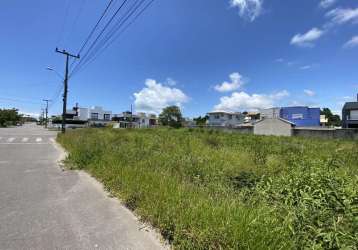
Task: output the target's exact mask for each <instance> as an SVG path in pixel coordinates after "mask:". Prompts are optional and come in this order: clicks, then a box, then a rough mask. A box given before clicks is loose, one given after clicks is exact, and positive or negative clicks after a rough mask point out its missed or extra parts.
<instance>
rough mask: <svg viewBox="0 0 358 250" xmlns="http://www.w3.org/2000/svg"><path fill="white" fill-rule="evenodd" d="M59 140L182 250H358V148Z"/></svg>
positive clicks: (286, 141)
mask: <svg viewBox="0 0 358 250" xmlns="http://www.w3.org/2000/svg"><path fill="white" fill-rule="evenodd" d="M58 141H59V142H60V143H61V144H62V145H63V146H64V147H65V148H66V149H67V150H68V151H69V153H70V154H69V157H68V163H69V164H70V166H72V167H73V168H77V169H84V170H86V171H88V172H89V173H91V174H92V175H93V176H95V177H96V178H97V179H99V180H100V181H102V182H103V183H104V185H105V186H106V188H108V190H109V191H110V192H111V193H112V194H114V195H115V196H118V197H119V198H120V199H122V200H123V201H124V202H125V204H126V205H127V206H128V207H129V208H130V209H132V210H135V212H136V213H137V214H138V215H140V216H141V218H142V219H143V220H144V221H147V222H150V223H151V224H152V225H153V226H154V227H156V228H158V229H159V230H160V231H161V233H162V234H163V236H164V237H165V238H166V239H168V240H169V241H170V242H171V243H172V245H173V247H174V248H175V249H305V248H310V249H342V248H343V249H357V247H358V175H357V174H358V142H353V141H338V140H335V141H334V140H313V139H312V140H309V139H301V138H280V137H260V136H253V135H240V134H224V133H217V132H213V131H203V130H187V129H181V130H171V129H156V130H113V129H85V130H78V131H75V132H69V133H67V134H66V135H60V136H59V138H58Z"/></svg>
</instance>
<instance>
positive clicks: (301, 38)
mask: <svg viewBox="0 0 358 250" xmlns="http://www.w3.org/2000/svg"><path fill="white" fill-rule="evenodd" d="M323 34H324V31H323V30H320V29H318V28H313V29H311V30H309V31H308V32H306V33H305V34H296V35H295V36H294V37H292V39H291V44H292V45H297V46H302V47H312V46H314V44H313V42H314V41H316V40H317V39H319V38H320V37H321V36H322V35H323Z"/></svg>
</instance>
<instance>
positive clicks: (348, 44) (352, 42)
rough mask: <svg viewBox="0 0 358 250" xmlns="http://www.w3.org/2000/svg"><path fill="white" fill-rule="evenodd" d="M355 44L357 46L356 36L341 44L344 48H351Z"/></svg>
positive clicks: (357, 38)
mask: <svg viewBox="0 0 358 250" xmlns="http://www.w3.org/2000/svg"><path fill="white" fill-rule="evenodd" d="M355 46H358V36H354V37H352V39H351V40H349V41H348V42H346V43H345V44H344V45H343V47H344V48H353V47H355Z"/></svg>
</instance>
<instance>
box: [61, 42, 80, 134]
mask: <svg viewBox="0 0 358 250" xmlns="http://www.w3.org/2000/svg"><path fill="white" fill-rule="evenodd" d="M56 52H57V53H60V54H63V55H65V56H66V69H65V79H64V80H63V83H64V91H63V110H62V133H65V132H66V109H67V92H68V62H69V59H70V57H73V58H75V59H80V55H77V56H75V55H72V54H70V53H68V52H67V51H66V50H62V51H60V50H59V49H58V48H56Z"/></svg>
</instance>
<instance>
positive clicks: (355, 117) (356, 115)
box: [350, 110, 358, 120]
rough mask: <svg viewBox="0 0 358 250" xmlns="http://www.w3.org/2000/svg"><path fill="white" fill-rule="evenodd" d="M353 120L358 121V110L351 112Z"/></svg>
mask: <svg viewBox="0 0 358 250" xmlns="http://www.w3.org/2000/svg"><path fill="white" fill-rule="evenodd" d="M350 118H351V120H358V110H351V117H350Z"/></svg>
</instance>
